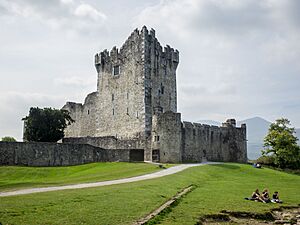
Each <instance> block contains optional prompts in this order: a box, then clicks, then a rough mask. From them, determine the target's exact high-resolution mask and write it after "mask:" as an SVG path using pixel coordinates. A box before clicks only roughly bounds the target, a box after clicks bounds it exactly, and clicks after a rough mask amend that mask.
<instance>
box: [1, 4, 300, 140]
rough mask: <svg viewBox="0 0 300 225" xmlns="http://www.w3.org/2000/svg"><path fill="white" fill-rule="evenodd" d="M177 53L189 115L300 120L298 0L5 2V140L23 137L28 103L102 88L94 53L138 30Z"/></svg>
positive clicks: (51, 103)
mask: <svg viewBox="0 0 300 225" xmlns="http://www.w3.org/2000/svg"><path fill="white" fill-rule="evenodd" d="M143 25H146V26H147V27H148V28H149V29H150V28H154V29H155V30H156V36H157V37H158V40H159V41H160V43H161V44H162V45H166V44H169V45H170V46H171V47H173V48H176V49H178V50H179V52H180V63H179V67H178V71H177V88H178V111H179V112H181V113H182V118H183V119H184V120H189V121H197V120H204V119H211V120H217V121H224V120H225V119H226V118H232V117H233V118H236V119H237V120H243V119H246V118H249V117H254V116H261V117H263V118H265V119H267V120H269V121H274V120H275V119H276V118H279V117H287V118H289V119H290V120H291V122H292V125H293V126H296V127H300V116H299V114H300V87H299V85H300V62H299V61H300V1H298V0H243V1H241V0H224V1H222V0H152V1H149V0H148V1H146V0H126V1H125V0H122V1H121V0H113V1H104V0H103V1H102V0H47V1H46V0H44V1H43V0H14V1H11V0H0V137H2V136H6V135H9V136H14V137H16V138H17V139H19V140H21V138H22V121H21V118H22V117H24V116H26V115H27V114H28V111H29V108H30V107H31V106H39V107H55V108H61V107H62V106H63V105H64V104H65V102H66V101H76V102H83V101H84V98H85V96H86V95H87V94H88V93H90V92H93V91H95V90H96V83H97V74H96V70H95V68H94V64H93V62H94V61H93V60H94V54H95V53H96V52H99V51H102V50H103V49H106V48H107V49H111V48H112V47H113V46H115V45H116V46H117V47H120V46H121V45H122V43H123V42H124V41H125V40H126V39H127V37H128V36H129V34H130V33H131V32H132V30H133V29H135V28H139V29H140V28H141V27H142V26H143Z"/></svg>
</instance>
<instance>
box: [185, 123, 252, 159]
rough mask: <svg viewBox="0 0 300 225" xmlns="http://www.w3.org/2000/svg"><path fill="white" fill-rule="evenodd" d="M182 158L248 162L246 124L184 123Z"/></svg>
mask: <svg viewBox="0 0 300 225" xmlns="http://www.w3.org/2000/svg"><path fill="white" fill-rule="evenodd" d="M182 124H183V125H182V160H183V161H185V162H201V161H203V160H209V161H222V162H246V161H247V140H246V126H245V125H242V127H240V128H239V127H235V126H233V125H228V126H222V127H217V126H209V125H205V124H199V123H191V122H183V123H182Z"/></svg>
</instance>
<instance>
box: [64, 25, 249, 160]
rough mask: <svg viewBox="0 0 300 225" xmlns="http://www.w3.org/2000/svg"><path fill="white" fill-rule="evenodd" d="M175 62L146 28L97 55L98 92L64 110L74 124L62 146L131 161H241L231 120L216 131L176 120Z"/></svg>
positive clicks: (241, 147)
mask: <svg viewBox="0 0 300 225" xmlns="http://www.w3.org/2000/svg"><path fill="white" fill-rule="evenodd" d="M178 63H179V52H178V51H177V50H174V49H173V48H171V47H170V46H168V45H167V46H166V47H164V48H163V47H162V46H161V45H160V43H159V42H158V40H157V38H156V37H155V31H154V30H153V29H151V30H150V31H148V29H147V28H146V27H145V26H144V27H143V28H142V29H141V30H138V29H136V30H134V31H133V32H132V33H131V35H130V36H129V38H128V39H127V40H126V41H125V43H124V44H123V46H122V47H121V48H120V49H117V48H116V47H113V48H112V50H111V51H110V52H109V51H107V50H104V51H102V52H100V53H97V54H96V55H95V67H96V70H97V73H98V83H97V91H96V92H93V93H90V94H89V95H88V96H87V97H86V99H85V101H84V104H81V103H73V102H67V103H66V105H65V106H64V107H63V109H66V110H68V111H69V112H70V115H71V117H72V118H73V119H74V120H75V123H73V124H71V125H69V126H68V127H67V129H66V130H65V138H64V140H63V142H65V143H85V144H90V145H94V146H97V147H101V148H104V149H127V150H128V149H132V153H131V157H132V159H133V160H134V159H136V160H146V161H158V162H201V161H204V160H211V161H234V162H246V160H247V144H246V125H245V124H242V125H241V127H236V124H235V120H234V119H230V120H227V121H226V122H225V123H223V125H222V126H221V127H216V126H209V125H204V124H198V123H190V122H182V121H181V114H180V113H178V112H177V89H176V69H177V66H178ZM134 150H136V151H134ZM137 150H139V151H137Z"/></svg>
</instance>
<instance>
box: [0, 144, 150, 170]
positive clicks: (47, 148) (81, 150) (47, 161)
mask: <svg viewBox="0 0 300 225" xmlns="http://www.w3.org/2000/svg"><path fill="white" fill-rule="evenodd" d="M141 155H142V156H143V155H144V151H143V150H142V149H133V148H132V149H128V148H127V149H110V150H106V149H102V148H99V147H95V146H92V145H89V144H79V143H65V144H62V143H43V142H0V165H23V166H72V165H80V164H84V163H92V162H114V161H124V162H129V161H141V157H140V156H141Z"/></svg>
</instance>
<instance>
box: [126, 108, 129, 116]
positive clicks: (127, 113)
mask: <svg viewBox="0 0 300 225" xmlns="http://www.w3.org/2000/svg"><path fill="white" fill-rule="evenodd" d="M126 114H127V115H129V109H128V107H127V112H126Z"/></svg>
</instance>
